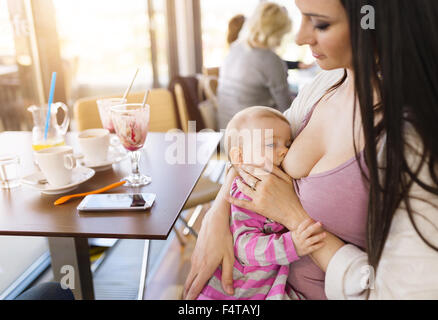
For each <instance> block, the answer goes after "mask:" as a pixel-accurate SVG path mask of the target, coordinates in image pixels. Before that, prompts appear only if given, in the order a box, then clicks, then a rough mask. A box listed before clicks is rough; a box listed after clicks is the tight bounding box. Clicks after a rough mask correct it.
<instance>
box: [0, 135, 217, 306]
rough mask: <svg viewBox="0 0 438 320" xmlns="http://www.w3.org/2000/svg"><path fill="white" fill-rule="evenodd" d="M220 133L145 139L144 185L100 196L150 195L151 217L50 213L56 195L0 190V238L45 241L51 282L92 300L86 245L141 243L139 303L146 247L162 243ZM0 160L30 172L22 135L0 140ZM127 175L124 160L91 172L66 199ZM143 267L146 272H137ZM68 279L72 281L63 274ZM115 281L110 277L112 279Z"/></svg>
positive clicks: (27, 140) (70, 205) (56, 209)
mask: <svg viewBox="0 0 438 320" xmlns="http://www.w3.org/2000/svg"><path fill="white" fill-rule="evenodd" d="M76 138H77V133H74V132H72V133H68V134H67V136H66V144H67V145H71V146H72V147H73V148H74V151H75V153H76V152H77V153H79V152H80V150H79V149H78V144H77V139H76ZM221 138H222V133H217V132H205V133H188V134H184V133H182V132H175V133H152V132H151V133H149V134H148V137H147V139H146V143H145V146H144V147H143V149H141V152H142V155H141V159H140V163H139V167H140V172H141V173H144V174H147V175H149V176H150V177H151V178H152V183H151V184H149V185H147V186H144V187H139V188H128V187H124V186H122V187H118V188H117V189H113V190H111V191H108V192H107V193H139V192H142V193H155V194H156V199H155V203H154V205H153V206H152V208H151V209H148V210H147V211H142V212H103V213H85V212H80V211H78V210H77V206H78V204H79V203H80V201H81V200H80V199H76V200H70V201H69V202H67V203H65V204H63V205H60V206H54V205H53V202H54V201H55V200H56V199H57V198H59V197H60V196H62V195H46V194H42V193H40V192H39V191H38V190H34V189H32V188H29V187H28V186H25V185H20V186H18V187H16V188H13V189H10V190H0V235H7V236H11V235H12V236H40V237H47V238H48V242H49V249H50V254H51V263H52V270H53V274H54V280H55V281H61V280H62V279H63V277H65V276H67V275H68V276H72V277H71V278H69V279H70V280H71V279H73V280H74V286H72V285H71V284H69V285H70V286H71V287H73V290H72V291H73V293H74V295H75V298H77V299H94V289H93V279H92V273H91V269H90V259H89V252H88V251H89V250H88V249H89V247H88V238H117V239H145V240H146V241H145V247H144V256H143V266H142V275H141V282H140V288H139V298H141V296H142V294H143V292H144V286H145V279H146V276H145V272H146V268H147V257H148V252H149V251H148V250H149V240H151V239H158V240H165V239H167V237H168V236H169V234H170V232H171V230H172V227H173V226H174V224H175V222H176V221H177V219H178V217H179V214H180V212H181V210H182V208H183V207H184V205H185V203H186V201H187V199H188V198H189V196H190V193H191V192H192V190H193V188H194V186H195V185H196V183H197V181H198V179H199V178H200V176H201V174H202V173H203V170H204V169H205V167H206V165H207V162H208V159H210V158H211V157H212V156H213V155H214V153H215V152H216V150H217V146H218V144H219V141H220V139H221ZM0 153H9V154H14V155H18V156H19V157H20V160H21V165H20V169H21V175H22V176H26V175H29V174H32V173H34V172H35V171H37V170H38V169H37V166H36V165H35V164H34V155H33V150H32V134H31V133H30V132H3V133H0ZM130 171H131V162H130V159H129V157H126V158H125V159H124V160H122V161H120V162H119V163H117V164H113V165H112V168H110V169H109V170H107V171H102V172H96V173H95V175H94V176H93V177H92V178H91V179H90V180H88V181H86V182H84V183H83V184H81V185H79V187H78V188H77V189H76V190H73V191H70V192H69V193H68V194H75V193H82V192H88V191H92V190H95V189H99V188H101V187H103V186H106V185H109V184H112V183H114V182H117V181H120V180H121V179H122V178H123V177H125V176H127V175H128V174H129V173H130ZM145 264H146V265H145ZM70 272H74V274H73V275H71V274H69V273H70ZM115 276H116V275H115Z"/></svg>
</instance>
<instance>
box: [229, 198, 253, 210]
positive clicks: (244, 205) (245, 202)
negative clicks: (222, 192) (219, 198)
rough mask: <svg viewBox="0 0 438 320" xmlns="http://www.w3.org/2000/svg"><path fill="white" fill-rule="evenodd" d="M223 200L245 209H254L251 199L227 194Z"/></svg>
mask: <svg viewBox="0 0 438 320" xmlns="http://www.w3.org/2000/svg"><path fill="white" fill-rule="evenodd" d="M225 200H227V201H228V202H229V203H230V204H232V205H235V206H237V207H240V208H243V209H247V210H251V211H255V210H254V204H253V202H252V201H248V200H241V199H236V198H234V197H231V196H230V195H227V196H226V197H225Z"/></svg>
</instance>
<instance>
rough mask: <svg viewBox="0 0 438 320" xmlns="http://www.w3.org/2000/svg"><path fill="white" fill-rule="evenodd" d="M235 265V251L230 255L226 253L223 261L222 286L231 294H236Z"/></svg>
mask: <svg viewBox="0 0 438 320" xmlns="http://www.w3.org/2000/svg"><path fill="white" fill-rule="evenodd" d="M233 266H234V253H233V255H232V256H231V257H230V256H229V255H225V257H224V260H223V262H222V279H221V282H222V288H223V289H224V291H225V292H226V293H228V294H229V295H233V294H234V287H233Z"/></svg>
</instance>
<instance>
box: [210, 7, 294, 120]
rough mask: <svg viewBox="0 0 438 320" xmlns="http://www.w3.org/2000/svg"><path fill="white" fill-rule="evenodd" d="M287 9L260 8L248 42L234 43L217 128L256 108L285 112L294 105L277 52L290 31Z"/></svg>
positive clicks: (221, 80) (222, 87)
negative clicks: (244, 110)
mask: <svg viewBox="0 0 438 320" xmlns="http://www.w3.org/2000/svg"><path fill="white" fill-rule="evenodd" d="M291 25H292V23H291V20H290V19H289V16H288V13H287V11H286V9H285V8H283V7H281V6H279V5H277V4H275V3H270V2H265V3H263V4H261V5H260V6H259V7H258V9H257V11H256V13H255V15H254V17H253V18H252V19H251V21H249V29H248V30H249V36H248V38H247V41H242V42H237V43H234V44H233V45H232V46H231V48H230V51H229V53H228V55H227V57H226V58H225V60H224V63H223V65H222V67H221V69H220V73H219V74H220V76H219V85H218V92H217V96H218V105H219V110H218V126H219V128H220V129H225V127H226V126H227V124H228V122H229V121H230V120H231V118H232V117H233V116H234V115H235V114H236V113H237V112H239V111H241V110H243V109H244V108H247V107H251V106H254V105H264V106H270V107H275V108H276V109H278V110H280V111H282V112H283V111H285V110H286V109H287V108H288V107H289V106H290V104H291V102H292V97H293V95H292V93H291V92H290V91H289V84H288V82H287V76H288V73H287V66H286V63H285V62H284V61H283V60H281V58H280V57H279V56H278V55H277V54H276V53H275V52H274V49H275V48H277V47H278V46H279V45H280V44H281V41H282V39H283V37H284V35H285V34H287V33H288V32H289V31H290V30H291Z"/></svg>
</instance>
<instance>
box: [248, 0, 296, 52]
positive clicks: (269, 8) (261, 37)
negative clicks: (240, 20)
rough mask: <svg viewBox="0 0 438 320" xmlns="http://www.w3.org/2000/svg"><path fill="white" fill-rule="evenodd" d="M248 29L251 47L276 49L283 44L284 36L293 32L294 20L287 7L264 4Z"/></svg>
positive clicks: (257, 11)
mask: <svg viewBox="0 0 438 320" xmlns="http://www.w3.org/2000/svg"><path fill="white" fill-rule="evenodd" d="M248 29H249V35H248V44H249V45H250V46H251V47H260V46H262V47H267V48H270V49H274V48H275V47H278V46H279V45H280V44H281V40H282V39H283V37H284V35H285V34H286V33H288V32H290V31H291V30H292V20H291V19H290V18H289V15H288V13H287V10H286V8H285V7H282V6H279V5H278V4H276V3H272V2H264V3H262V4H260V5H259V7H258V8H257V10H256V12H255V14H254V16H253V17H252V19H251V20H250V21H249V26H248Z"/></svg>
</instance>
